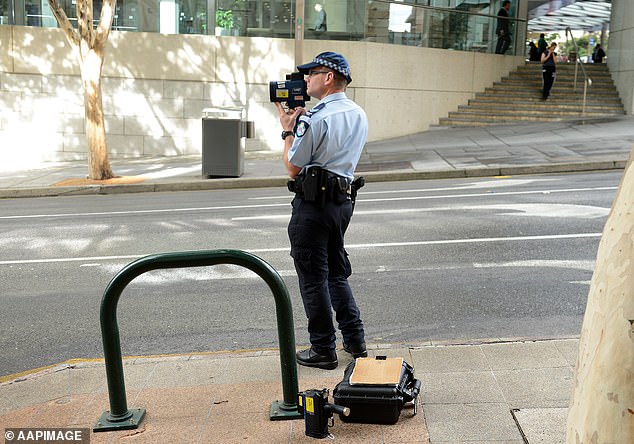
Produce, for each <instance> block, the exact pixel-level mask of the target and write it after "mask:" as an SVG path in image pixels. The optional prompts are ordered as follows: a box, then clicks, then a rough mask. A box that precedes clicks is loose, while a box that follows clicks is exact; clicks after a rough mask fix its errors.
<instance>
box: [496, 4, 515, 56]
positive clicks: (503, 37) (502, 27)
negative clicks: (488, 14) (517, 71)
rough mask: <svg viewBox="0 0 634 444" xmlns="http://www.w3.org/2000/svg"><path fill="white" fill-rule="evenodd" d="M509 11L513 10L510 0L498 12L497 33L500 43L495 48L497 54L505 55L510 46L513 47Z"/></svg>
mask: <svg viewBox="0 0 634 444" xmlns="http://www.w3.org/2000/svg"><path fill="white" fill-rule="evenodd" d="M509 9H511V2H510V0H504V1H503V2H502V7H501V8H500V10H499V11H498V24H497V28H496V29H495V33H496V34H497V36H498V43H497V45H496V47H495V53H496V54H504V53H505V52H506V50H507V49H509V46H511V32H510V31H509V28H510V26H509Z"/></svg>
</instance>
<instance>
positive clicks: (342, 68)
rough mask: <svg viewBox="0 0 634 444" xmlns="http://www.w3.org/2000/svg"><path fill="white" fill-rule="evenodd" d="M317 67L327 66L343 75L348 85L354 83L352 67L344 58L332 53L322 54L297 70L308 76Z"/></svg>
mask: <svg viewBox="0 0 634 444" xmlns="http://www.w3.org/2000/svg"><path fill="white" fill-rule="evenodd" d="M317 66H325V67H326V68H330V69H332V70H333V71H336V72H337V73H339V74H341V75H342V76H343V77H344V78H345V79H346V81H347V82H348V83H350V82H352V77H351V76H350V65H349V64H348V61H347V60H346V58H345V57H344V56H342V55H341V54H338V53H336V52H332V51H326V52H322V53H320V54H317V56H316V57H315V58H314V59H313V60H312V61H310V62H308V63H304V64H303V65H299V66H298V67H297V70H298V71H299V72H301V73H304V74H308V73H309V72H310V70H311V69H313V68H316V67H317Z"/></svg>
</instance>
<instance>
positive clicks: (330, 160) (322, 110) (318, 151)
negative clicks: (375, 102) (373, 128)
mask: <svg viewBox="0 0 634 444" xmlns="http://www.w3.org/2000/svg"><path fill="white" fill-rule="evenodd" d="M367 137H368V118H367V116H366V115H365V111H363V109H361V107H360V106H359V105H357V104H356V103H354V102H353V101H352V100H350V99H348V97H346V94H345V93H343V92H340V93H335V94H330V95H328V96H326V97H324V98H323V99H322V100H320V101H319V102H318V103H317V104H316V105H315V107H314V108H312V109H311V110H310V111H308V112H307V113H306V114H305V115H302V116H301V117H300V118H299V119H298V122H297V125H296V126H295V139H294V140H293V145H292V146H291V148H290V149H289V151H288V160H289V161H290V162H291V163H292V164H293V165H295V166H297V167H300V168H308V167H311V166H318V167H321V168H323V169H325V170H328V171H330V172H331V173H334V174H337V175H339V176H345V177H347V178H348V179H350V180H352V179H353V178H354V170H355V168H356V167H357V163H358V162H359V157H361V151H362V150H363V147H364V146H365V141H366V139H367Z"/></svg>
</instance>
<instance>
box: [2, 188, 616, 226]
mask: <svg viewBox="0 0 634 444" xmlns="http://www.w3.org/2000/svg"><path fill="white" fill-rule="evenodd" d="M616 189H617V187H592V188H568V189H561V190H532V191H506V192H499V193H498V192H490V193H467V194H445V195H437V196H408V197H386V198H377V199H359V201H358V202H363V203H368V202H395V201H411V200H430V199H461V198H473V197H498V196H518V195H529V194H551V193H574V192H589V191H611V190H616ZM286 197H287V199H288V197H289V196H286ZM274 207H287V208H288V207H289V203H288V202H285V203H279V204H255V205H225V206H216V207H192V208H163V209H154V210H126V211H97V212H92V213H60V214H25V215H14V216H0V220H7V219H37V218H53V217H72V218H76V217H92V216H121V215H130V214H157V213H181V212H196V211H201V212H202V211H218V210H243V209H257V208H274Z"/></svg>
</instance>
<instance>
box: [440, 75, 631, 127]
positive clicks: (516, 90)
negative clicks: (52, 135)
mask: <svg viewBox="0 0 634 444" xmlns="http://www.w3.org/2000/svg"><path fill="white" fill-rule="evenodd" d="M584 68H585V70H586V73H587V74H588V77H590V79H591V80H592V85H591V86H590V87H589V88H588V91H587V98H586V110H585V114H582V106H583V73H582V71H581V68H580V67H579V68H578V73H577V89H576V91H575V89H574V88H573V85H574V75H575V71H574V70H575V65H574V64H572V63H558V64H557V78H556V80H555V84H554V85H553V89H552V91H551V96H550V97H549V98H548V100H542V98H541V96H542V95H541V90H542V68H541V64H539V63H526V64H525V65H523V66H520V67H519V68H518V69H517V70H516V71H514V72H512V73H510V74H509V75H508V76H507V77H504V78H502V80H501V81H500V82H495V83H494V84H493V86H492V87H491V88H486V89H485V90H484V92H482V93H477V94H476V96H475V98H474V99H471V100H469V104H468V105H461V106H459V107H458V111H455V112H450V113H449V116H448V117H447V118H441V119H440V122H439V125H441V126H481V125H492V124H500V123H505V122H518V121H553V120H566V119H575V118H579V117H606V116H613V115H622V114H625V110H624V108H623V103H622V102H621V99H620V98H619V94H618V92H617V90H616V87H615V86H614V82H613V81H612V77H611V75H610V71H609V70H608V67H607V65H606V64H600V65H594V64H586V65H584Z"/></svg>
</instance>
